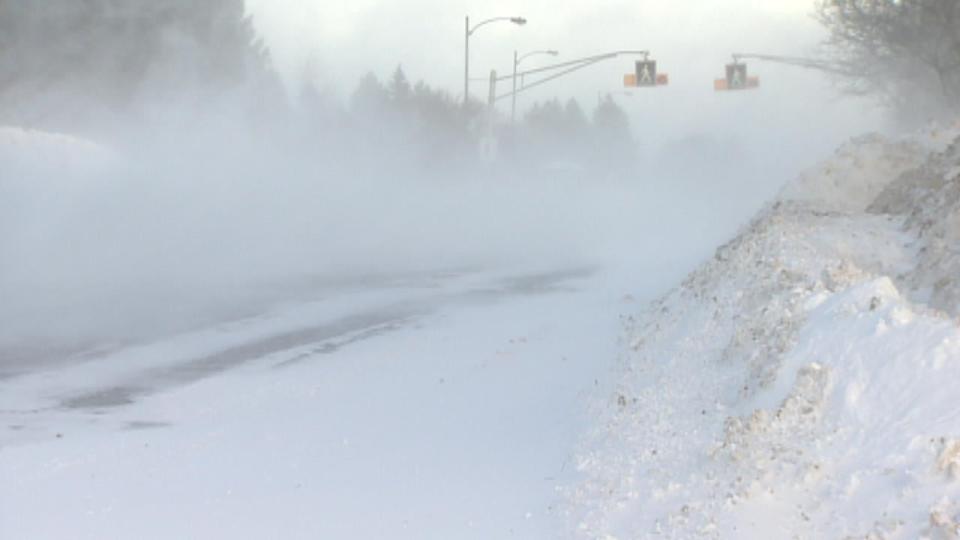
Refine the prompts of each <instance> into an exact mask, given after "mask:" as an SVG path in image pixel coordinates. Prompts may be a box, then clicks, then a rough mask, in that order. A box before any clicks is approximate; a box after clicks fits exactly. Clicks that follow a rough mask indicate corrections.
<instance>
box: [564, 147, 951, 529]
mask: <svg viewBox="0 0 960 540" xmlns="http://www.w3.org/2000/svg"><path fill="white" fill-rule="evenodd" d="M956 135H957V133H956V131H955V130H932V131H928V132H925V133H923V134H921V135H916V136H912V137H909V138H904V139H901V140H896V141H891V140H886V139H883V138H881V137H878V136H870V137H865V138H861V139H857V140H854V141H852V142H851V143H850V144H848V145H847V146H845V147H844V148H842V149H841V150H840V151H838V152H837V154H836V155H835V156H834V157H833V158H832V159H831V160H829V161H828V162H827V163H825V164H823V165H821V166H820V167H818V168H816V169H815V170H813V171H811V172H809V173H807V174H805V175H803V176H802V177H801V178H799V179H798V180H797V181H795V182H794V183H792V184H791V185H790V186H788V187H787V188H786V189H785V190H784V191H783V193H782V194H781V196H780V197H779V198H778V200H777V201H775V202H774V203H772V204H771V205H769V206H768V207H767V208H766V209H765V210H763V211H762V212H761V213H760V214H759V215H758V216H757V217H756V218H755V220H754V221H753V222H752V223H751V224H750V225H749V226H747V227H746V228H745V229H744V230H743V231H742V232H741V234H740V235H739V236H738V237H737V238H736V239H734V240H733V241H732V242H730V243H729V244H727V245H725V246H723V247H721V248H720V249H718V250H717V252H716V256H715V257H714V258H713V259H712V260H711V261H709V262H707V263H706V264H704V265H703V266H702V267H701V268H699V269H698V270H697V271H696V272H694V273H693V274H692V275H691V276H689V278H688V279H687V280H686V281H685V282H684V283H683V285H682V286H681V287H679V288H677V289H676V290H674V291H673V292H671V293H670V294H668V295H667V296H666V297H664V298H662V299H661V300H659V301H658V302H656V303H654V304H653V305H652V306H650V308H649V309H648V310H647V312H646V313H643V314H641V315H639V316H637V317H636V318H635V319H633V320H632V321H631V323H630V327H629V329H628V333H629V335H630V341H631V349H632V350H631V351H630V354H629V355H628V360H627V361H626V363H625V364H624V365H623V367H622V374H621V376H620V380H619V384H618V387H617V389H616V391H615V393H614V394H613V395H612V396H610V397H609V398H608V399H606V400H605V401H604V402H603V403H602V404H601V405H600V409H601V411H600V413H599V414H600V418H599V421H598V424H597V428H596V430H595V433H594V434H593V436H592V437H591V438H590V439H589V440H588V441H586V443H585V445H584V449H583V451H582V452H581V458H580V469H581V471H582V473H583V475H584V481H583V483H582V484H580V485H579V486H576V487H575V488H574V489H572V490H571V491H570V493H569V496H570V514H571V517H572V518H573V520H574V525H575V526H576V527H577V530H578V532H579V533H580V535H581V536H583V537H586V538H604V539H612V538H637V537H647V536H655V535H656V536H659V537H667V538H693V537H707V538H735V537H742V538H792V537H797V538H846V537H853V538H960V324H958V319H957V317H958V316H960V141H954V138H955V137H956ZM951 141H954V142H952V143H951Z"/></svg>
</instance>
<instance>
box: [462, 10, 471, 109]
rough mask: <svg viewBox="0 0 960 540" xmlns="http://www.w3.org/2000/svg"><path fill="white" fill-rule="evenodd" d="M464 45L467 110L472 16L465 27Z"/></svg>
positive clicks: (465, 104) (464, 100)
mask: <svg viewBox="0 0 960 540" xmlns="http://www.w3.org/2000/svg"><path fill="white" fill-rule="evenodd" d="M464 28H465V29H464V32H463V36H464V45H463V108H464V109H466V108H467V105H468V104H469V103H470V16H469V15H467V23H466V26H465V27H464Z"/></svg>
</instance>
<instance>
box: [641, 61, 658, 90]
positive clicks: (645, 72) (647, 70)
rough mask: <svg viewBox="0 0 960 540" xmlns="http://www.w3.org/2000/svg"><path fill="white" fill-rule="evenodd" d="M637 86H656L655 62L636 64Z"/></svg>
mask: <svg viewBox="0 0 960 540" xmlns="http://www.w3.org/2000/svg"><path fill="white" fill-rule="evenodd" d="M637 86H657V61H656V60H643V61H640V62H637Z"/></svg>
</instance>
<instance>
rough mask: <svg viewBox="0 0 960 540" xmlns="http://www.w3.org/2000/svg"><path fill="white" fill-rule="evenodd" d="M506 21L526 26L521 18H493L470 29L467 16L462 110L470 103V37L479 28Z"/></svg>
mask: <svg viewBox="0 0 960 540" xmlns="http://www.w3.org/2000/svg"><path fill="white" fill-rule="evenodd" d="M500 21H507V22H512V23H513V24H515V25H517V26H523V25H525V24H527V20H526V19H524V18H523V17H493V18H492V19H487V20H485V21H480V22H479V23H477V25H476V26H474V27H472V28H471V27H470V17H469V16H467V18H466V24H465V25H464V37H463V41H464V46H463V57H464V58H463V108H464V109H466V108H467V106H468V105H469V103H470V36H472V35H473V33H474V32H476V31H477V30H478V29H479V28H480V27H481V26H484V25H486V24H490V23H494V22H500Z"/></svg>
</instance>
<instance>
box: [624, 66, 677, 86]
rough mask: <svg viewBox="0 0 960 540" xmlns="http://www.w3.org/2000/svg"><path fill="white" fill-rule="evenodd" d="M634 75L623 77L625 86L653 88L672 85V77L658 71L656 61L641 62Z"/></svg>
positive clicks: (629, 74)
mask: <svg viewBox="0 0 960 540" xmlns="http://www.w3.org/2000/svg"><path fill="white" fill-rule="evenodd" d="M635 68H636V69H635V70H634V72H633V73H628V74H626V75H624V76H623V86H625V87H627V88H652V87H655V86H664V85H667V84H670V76H669V75H667V74H666V73H659V72H658V71H657V61H656V60H640V61H638V62H637V63H636V66H635Z"/></svg>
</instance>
